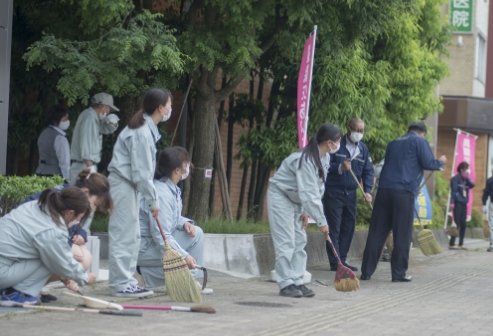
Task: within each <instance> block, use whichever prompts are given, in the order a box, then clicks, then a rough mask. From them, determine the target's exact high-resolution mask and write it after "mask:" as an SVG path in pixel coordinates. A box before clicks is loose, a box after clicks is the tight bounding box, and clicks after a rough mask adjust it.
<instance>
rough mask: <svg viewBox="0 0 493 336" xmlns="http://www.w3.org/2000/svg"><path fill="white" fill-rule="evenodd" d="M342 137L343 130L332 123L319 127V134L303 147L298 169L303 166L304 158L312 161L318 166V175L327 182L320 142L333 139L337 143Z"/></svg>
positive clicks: (306, 160)
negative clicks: (321, 157)
mask: <svg viewBox="0 0 493 336" xmlns="http://www.w3.org/2000/svg"><path fill="white" fill-rule="evenodd" d="M341 137H342V130H341V129H340V128H339V127H337V126H336V125H334V124H332V123H325V124H323V125H322V126H320V127H319V129H318V131H317V134H316V135H315V136H314V137H313V138H311V139H310V142H308V145H306V146H305V147H304V148H303V149H301V151H302V154H301V157H300V162H299V165H298V169H300V168H301V164H302V163H303V158H304V159H305V162H308V161H310V162H311V163H312V164H314V165H315V167H317V170H318V176H319V177H320V178H321V179H322V180H323V181H324V182H325V171H324V167H323V166H322V161H321V159H320V149H319V147H318V146H319V144H320V143H322V142H324V141H328V140H330V141H332V142H333V143H335V142H336V141H338V140H339V139H340V138H341Z"/></svg>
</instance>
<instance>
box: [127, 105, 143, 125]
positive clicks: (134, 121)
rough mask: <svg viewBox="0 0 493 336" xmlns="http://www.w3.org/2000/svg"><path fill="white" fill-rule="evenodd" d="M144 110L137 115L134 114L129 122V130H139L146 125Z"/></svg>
mask: <svg viewBox="0 0 493 336" xmlns="http://www.w3.org/2000/svg"><path fill="white" fill-rule="evenodd" d="M144 122H145V120H144V110H143V109H140V110H139V111H138V112H137V113H135V114H134V116H133V117H132V118H131V119H130V121H129V122H128V128H130V129H137V128H140V127H142V125H144Z"/></svg>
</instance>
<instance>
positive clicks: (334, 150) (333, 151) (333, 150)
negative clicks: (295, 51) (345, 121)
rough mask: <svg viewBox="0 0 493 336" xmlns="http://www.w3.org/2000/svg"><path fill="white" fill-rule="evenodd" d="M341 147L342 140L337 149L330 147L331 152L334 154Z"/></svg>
mask: <svg viewBox="0 0 493 336" xmlns="http://www.w3.org/2000/svg"><path fill="white" fill-rule="evenodd" d="M331 142H332V141H331ZM340 147H341V143H340V142H339V143H338V144H337V147H336V149H332V148H330V147H329V154H334V153H336V152H337V151H338V150H339V148H340Z"/></svg>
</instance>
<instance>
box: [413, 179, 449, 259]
mask: <svg viewBox="0 0 493 336" xmlns="http://www.w3.org/2000/svg"><path fill="white" fill-rule="evenodd" d="M433 173H434V171H433V172H431V174H430V175H429V176H428V177H427V178H426V180H425V181H424V182H423V183H422V184H421V185H420V186H419V190H420V191H421V189H423V186H424V185H425V184H426V181H428V179H429V178H430V177H431V176H432V175H433ZM414 213H415V214H416V217H417V218H418V222H419V226H421V231H420V232H419V233H418V243H419V247H420V249H421V252H423V254H424V255H425V256H431V255H435V254H440V253H443V250H442V248H441V247H440V245H439V244H438V242H437V240H436V238H435V235H434V234H433V231H431V230H429V229H425V228H424V226H423V224H422V223H421V218H420V217H419V214H418V211H417V210H416V207H414Z"/></svg>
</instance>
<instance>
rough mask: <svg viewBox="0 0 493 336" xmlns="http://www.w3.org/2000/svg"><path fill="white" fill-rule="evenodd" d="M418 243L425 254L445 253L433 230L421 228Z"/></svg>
mask: <svg viewBox="0 0 493 336" xmlns="http://www.w3.org/2000/svg"><path fill="white" fill-rule="evenodd" d="M418 243H419V247H420V248H421V252H423V254H424V255H425V256H430V255H435V254H440V253H443V250H442V248H441V247H440V245H438V242H437V241H436V239H435V236H434V235H433V231H431V230H428V229H424V230H421V231H420V232H419V233H418Z"/></svg>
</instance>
